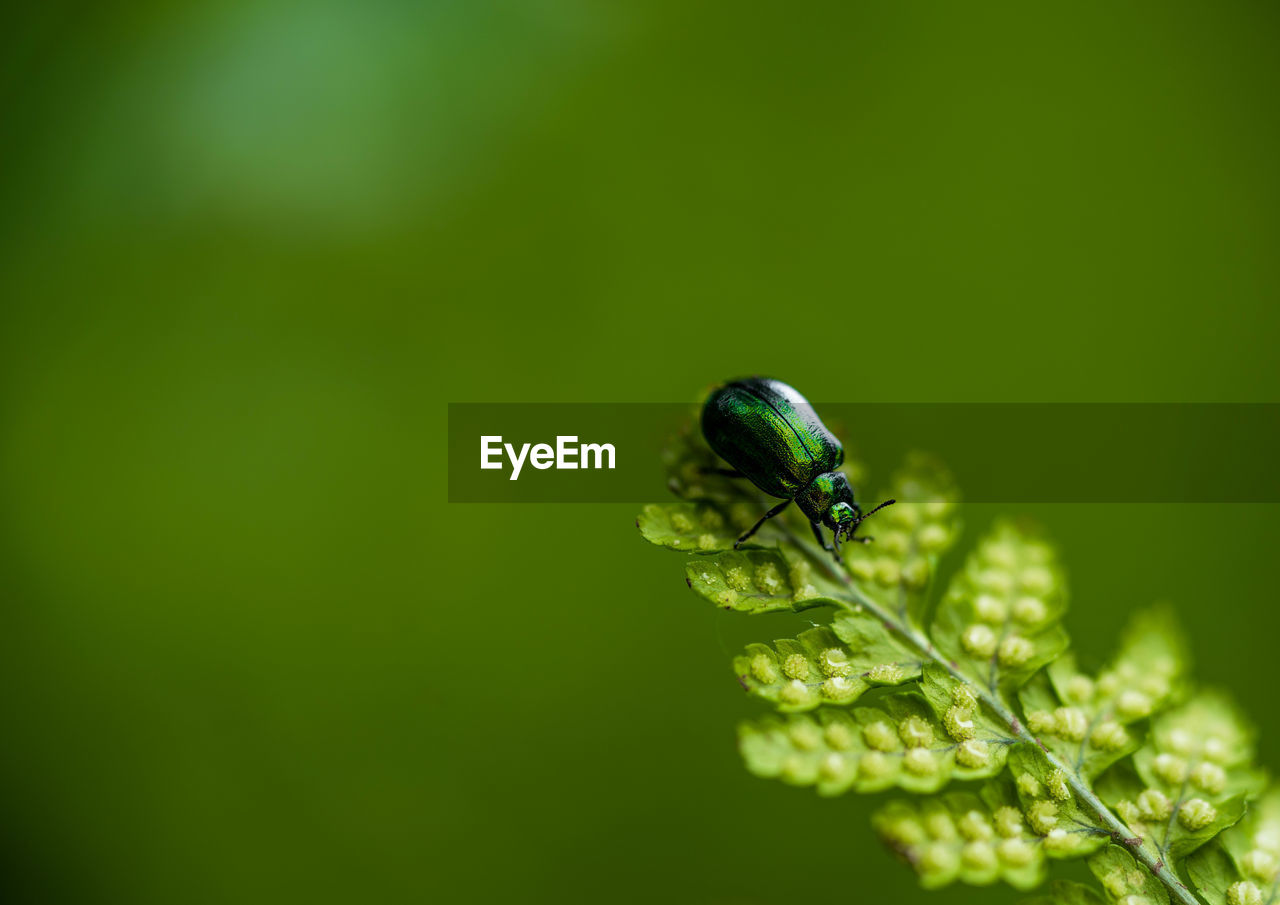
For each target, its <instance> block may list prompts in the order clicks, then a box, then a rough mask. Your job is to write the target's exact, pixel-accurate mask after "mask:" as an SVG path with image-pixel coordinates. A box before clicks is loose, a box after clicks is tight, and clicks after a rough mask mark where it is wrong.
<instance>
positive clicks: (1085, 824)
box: [1009, 742, 1109, 858]
mask: <svg viewBox="0 0 1280 905" xmlns="http://www.w3.org/2000/svg"><path fill="white" fill-rule="evenodd" d="M1009 772H1010V774H1011V775H1012V776H1013V779H1014V784H1015V787H1016V788H1017V790H1018V800H1019V801H1020V802H1021V804H1022V810H1023V812H1024V813H1025V814H1026V815H1027V822H1028V823H1029V824H1030V825H1031V828H1032V830H1034V831H1035V833H1036V834H1037V835H1039V836H1041V837H1043V841H1044V846H1045V853H1046V854H1047V855H1048V856H1049V857H1050V858H1078V857H1080V856H1082V855H1086V854H1089V853H1090V852H1093V851H1097V850H1098V849H1099V848H1101V847H1102V846H1104V845H1106V844H1107V840H1108V838H1109V835H1108V833H1107V832H1106V831H1105V830H1103V829H1102V828H1101V827H1099V826H1098V824H1097V821H1096V819H1095V818H1094V817H1093V815H1092V814H1090V813H1089V812H1088V811H1085V810H1083V809H1082V808H1081V807H1080V804H1079V801H1078V800H1077V799H1076V796H1075V793H1074V791H1073V790H1072V789H1071V785H1070V783H1069V777H1068V775H1067V773H1066V772H1065V771H1063V770H1061V769H1059V768H1057V767H1054V766H1053V765H1052V764H1050V763H1049V761H1048V760H1047V759H1046V758H1045V756H1044V754H1043V752H1041V750H1040V749H1039V748H1037V747H1036V746H1035V745H1032V744H1028V743H1025V742H1024V743H1022V744H1020V745H1017V746H1015V747H1014V749H1013V750H1012V751H1011V752H1010V753H1009Z"/></svg>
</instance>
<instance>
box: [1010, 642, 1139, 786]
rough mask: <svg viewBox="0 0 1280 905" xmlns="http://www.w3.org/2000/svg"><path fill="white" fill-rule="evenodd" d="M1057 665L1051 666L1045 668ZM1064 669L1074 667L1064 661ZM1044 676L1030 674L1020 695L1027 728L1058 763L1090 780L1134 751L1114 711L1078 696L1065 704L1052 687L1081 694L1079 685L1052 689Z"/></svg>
mask: <svg viewBox="0 0 1280 905" xmlns="http://www.w3.org/2000/svg"><path fill="white" fill-rule="evenodd" d="M1069 659H1070V658H1069V657H1064V658H1063V660H1069ZM1060 662H1061V661H1057V662H1055V663H1053V664H1050V667H1049V670H1052V669H1053V668H1054V667H1056V666H1058V665H1059V663H1060ZM1064 668H1065V669H1067V670H1073V669H1074V665H1073V664H1070V663H1068V664H1066V665H1065V667H1064ZM1045 673H1046V671H1041V672H1039V673H1037V674H1036V675H1035V676H1033V677H1032V678H1031V680H1030V681H1029V682H1027V684H1026V685H1024V686H1023V687H1022V689H1021V691H1020V692H1019V694H1018V697H1019V700H1021V702H1022V709H1023V712H1024V713H1025V714H1026V717H1027V728H1028V729H1029V730H1030V731H1031V733H1032V734H1033V735H1035V737H1036V739H1037V740H1038V741H1039V742H1040V743H1041V744H1043V745H1044V746H1045V747H1046V748H1047V749H1048V750H1049V751H1050V752H1052V753H1053V755H1054V756H1055V757H1057V758H1058V760H1060V761H1061V762H1062V763H1064V764H1067V765H1069V766H1070V767H1071V769H1072V770H1073V771H1074V772H1076V773H1078V774H1079V775H1081V776H1083V777H1086V778H1090V779H1091V778H1093V777H1095V776H1097V775H1099V774H1100V773H1102V771H1103V770H1105V769H1106V768H1107V767H1109V766H1111V765H1112V764H1113V763H1115V762H1116V761H1118V760H1120V759H1122V758H1124V757H1127V756H1128V755H1130V754H1132V753H1133V752H1134V751H1136V750H1137V749H1138V745H1139V744H1140V743H1141V739H1140V737H1139V735H1138V733H1137V732H1136V731H1135V730H1132V729H1129V728H1126V727H1125V725H1124V723H1123V722H1122V721H1120V720H1119V719H1117V717H1116V716H1115V714H1114V708H1112V707H1111V706H1110V705H1108V704H1105V703H1101V702H1095V701H1093V700H1091V699H1090V698H1089V697H1088V696H1086V695H1082V694H1074V696H1073V697H1070V698H1067V699H1066V700H1065V701H1064V699H1063V692H1061V691H1055V687H1058V688H1063V687H1065V688H1066V690H1067V692H1066V693H1069V694H1072V693H1074V692H1077V691H1079V690H1080V688H1081V687H1082V686H1081V684H1080V683H1078V682H1077V683H1074V684H1073V683H1071V682H1065V683H1063V684H1062V685H1057V686H1055V685H1054V684H1053V683H1051V681H1050V678H1049V676H1048V675H1046V674H1045ZM1086 681H1088V682H1089V684H1088V686H1087V687H1089V688H1092V686H1093V683H1092V682H1091V681H1089V680H1087V679H1086Z"/></svg>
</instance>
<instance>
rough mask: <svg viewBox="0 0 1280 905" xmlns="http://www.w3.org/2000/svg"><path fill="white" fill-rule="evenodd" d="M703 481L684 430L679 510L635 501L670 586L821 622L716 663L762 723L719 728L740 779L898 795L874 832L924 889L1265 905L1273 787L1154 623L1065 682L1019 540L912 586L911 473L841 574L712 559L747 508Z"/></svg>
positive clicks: (804, 560)
mask: <svg viewBox="0 0 1280 905" xmlns="http://www.w3.org/2000/svg"><path fill="white" fill-rule="evenodd" d="M716 464H717V463H716V462H715V459H714V456H713V454H712V453H711V452H710V450H709V449H707V448H706V446H705V444H703V443H702V441H701V438H700V437H698V436H696V435H695V434H693V433H686V434H685V435H683V436H682V437H680V438H679V439H678V440H677V442H675V443H674V444H673V445H672V447H671V448H670V449H669V450H668V451H667V453H666V466H667V470H668V474H669V478H670V481H669V483H670V487H671V489H672V490H673V491H674V492H675V493H676V495H677V496H678V497H680V498H681V501H680V502H674V503H668V504H654V505H649V506H646V507H644V510H643V511H642V513H641V514H640V516H639V518H638V519H637V526H638V527H639V528H640V531H641V533H642V534H643V535H644V537H645V538H646V539H647V540H648V541H650V542H651V543H654V544H657V545H658V546H662V547H665V548H668V549H670V550H674V551H678V552H683V553H687V554H690V556H689V558H688V559H687V560H686V563H685V579H686V581H687V583H688V585H689V587H690V588H692V589H693V590H694V591H695V592H696V593H697V594H699V595H700V596H702V597H704V598H706V599H707V600H709V601H711V602H712V603H714V604H715V605H717V606H719V607H722V608H724V609H727V610H733V611H737V612H743V613H750V614H763V613H779V612H802V611H806V612H807V611H810V610H813V611H815V612H819V611H820V610H821V611H825V612H826V613H829V614H830V617H831V618H830V619H829V620H826V621H824V622H821V623H815V625H814V627H813V628H811V629H808V630H806V631H804V632H802V633H800V634H799V635H798V636H797V637H795V638H789V639H785V640H780V641H775V642H774V643H773V645H772V646H770V645H766V644H751V645H748V646H747V648H746V650H744V651H743V652H742V653H741V654H740V655H739V656H738V657H736V658H735V660H734V663H733V666H734V670H735V672H736V674H737V677H738V681H739V682H740V684H741V685H742V686H743V687H744V688H745V689H746V690H747V691H748V692H749V693H750V694H751V695H753V696H755V697H758V698H760V699H762V700H764V701H765V702H767V703H768V704H770V705H772V707H773V709H774V710H775V711H776V714H775V715H769V716H765V717H763V718H761V719H759V720H756V721H753V722H748V723H745V724H744V725H742V726H741V727H740V730H739V744H740V748H741V751H742V755H743V758H744V760H745V761H746V764H747V767H748V769H750V770H751V771H752V772H753V773H755V774H757V775H759V776H764V777H776V778H779V779H782V780H783V781H785V782H788V783H791V784H794V785H803V786H812V787H814V788H815V789H816V790H817V791H818V793H819V794H821V795H839V794H841V793H844V792H847V791H855V792H879V791H883V790H888V789H900V790H903V791H905V792H911V793H917V794H916V797H914V798H911V799H900V800H894V801H890V802H889V803H888V804H887V805H885V806H884V807H883V808H882V809H880V811H879V812H878V813H877V815H876V817H875V818H874V823H875V827H876V829H877V831H878V832H879V834H880V835H881V837H882V838H883V839H884V840H885V842H886V844H887V845H888V846H889V847H890V849H891V850H893V851H894V852H896V853H897V854H898V855H899V856H901V857H902V858H903V859H904V860H905V861H906V862H907V863H908V864H910V865H911V866H912V867H913V868H914V869H915V871H916V872H917V873H918V874H919V877H920V880H921V883H922V884H923V885H924V886H926V887H930V888H932V887H938V886H943V885H946V884H948V883H951V882H953V881H956V880H960V881H963V882H967V883H973V884H989V883H993V882H996V881H998V880H1004V881H1006V882H1008V883H1010V884H1012V885H1013V886H1015V887H1017V888H1019V889H1032V888H1034V887H1037V886H1039V885H1040V884H1041V883H1043V882H1044V880H1045V878H1046V873H1047V862H1048V861H1051V860H1054V859H1065V858H1081V857H1086V858H1088V864H1089V867H1090V869H1091V870H1092V872H1093V874H1094V875H1095V876H1096V877H1097V879H1098V880H1099V882H1100V885H1101V890H1100V891H1099V890H1097V889H1095V888H1093V887H1090V886H1085V885H1081V884H1078V883H1071V882H1066V881H1061V880H1059V881H1056V882H1055V883H1054V884H1053V885H1052V886H1050V887H1049V888H1048V892H1047V894H1045V895H1043V896H1042V897H1040V898H1038V899H1036V901H1037V902H1043V903H1073V905H1083V903H1094V902H1117V903H1123V905H1140V903H1161V905H1164V903H1168V902H1174V903H1180V905H1192V903H1197V902H1201V901H1203V902H1208V903H1210V905H1258V903H1270V902H1275V901H1277V900H1280V889H1278V886H1277V878H1278V876H1280V792H1275V791H1272V792H1265V786H1266V779H1265V777H1264V776H1263V774H1262V773H1261V771H1259V770H1258V769H1256V768H1255V767H1254V766H1253V764H1252V759H1253V735H1252V730H1251V729H1250V728H1249V726H1248V725H1247V723H1246V721H1245V720H1244V718H1243V717H1242V716H1241V715H1240V713H1239V712H1238V711H1237V710H1236V708H1235V707H1234V706H1233V705H1232V703H1231V702H1230V700H1229V699H1228V698H1226V697H1225V696H1224V695H1222V694H1220V693H1217V692H1212V691H1196V690H1195V689H1194V688H1193V687H1192V686H1191V684H1190V682H1189V680H1188V678H1187V676H1186V652H1185V645H1184V642H1183V639H1182V636H1181V634H1180V632H1179V630H1178V629H1177V627H1176V625H1175V624H1174V622H1173V618H1172V615H1171V614H1170V613H1169V612H1168V611H1167V610H1153V611H1149V612H1144V613H1140V614H1138V615H1137V616H1136V617H1135V618H1134V620H1133V622H1132V625H1131V626H1130V628H1129V629H1128V630H1127V632H1126V633H1125V634H1124V636H1123V638H1122V639H1121V643H1120V646H1119V649H1118V650H1117V652H1116V653H1115V656H1114V658H1113V659H1112V660H1111V662H1110V663H1109V664H1108V665H1107V666H1106V667H1105V668H1104V669H1103V670H1102V671H1100V672H1099V673H1098V674H1097V675H1088V674H1086V673H1085V672H1083V671H1081V670H1080V669H1079V668H1078V667H1077V665H1076V662H1075V660H1074V658H1073V657H1072V655H1071V654H1070V653H1069V652H1068V637H1067V633H1066V631H1065V629H1064V628H1063V626H1062V624H1061V620H1062V617H1063V615H1064V613H1065V611H1066V585H1065V581H1064V577H1063V573H1062V570H1061V568H1060V566H1059V564H1058V560H1057V556H1056V553H1055V551H1054V549H1053V547H1052V546H1051V545H1050V544H1049V543H1048V542H1047V541H1045V540H1044V539H1043V538H1041V537H1039V536H1037V534H1036V533H1035V532H1033V531H1031V530H1029V529H1027V528H1025V527H1021V526H1018V525H1015V524H1013V523H1010V522H1005V523H1001V524H999V525H998V526H996V528H995V529H994V530H993V531H992V532H991V533H990V534H988V536H986V537H984V538H982V539H981V540H980V541H979V542H978V544H977V546H976V547H975V549H974V550H973V551H972V552H971V553H970V554H969V555H968V558H967V559H966V560H965V562H964V564H963V566H962V567H960V568H959V570H958V571H957V572H956V574H955V575H954V577H953V578H952V579H951V581H950V582H949V584H948V586H947V588H946V589H945V590H944V591H943V592H942V593H941V594H939V595H932V594H931V593H930V591H931V585H932V583H933V581H932V580H933V576H934V574H935V569H936V564H937V560H938V558H939V556H940V555H941V554H943V553H944V552H945V551H946V550H947V549H948V548H950V547H951V546H952V544H953V543H954V541H955V540H956V538H957V536H958V534H959V530H960V526H959V522H958V513H959V511H960V510H959V507H958V506H957V495H956V491H955V488H954V486H953V484H952V481H951V478H950V477H949V476H948V474H947V473H946V471H945V469H944V468H942V467H941V466H940V465H939V464H937V463H936V462H933V461H931V460H930V459H929V458H927V457H923V456H915V457H912V458H910V459H909V460H908V462H907V463H906V465H905V466H904V468H903V469H902V470H901V471H899V473H898V474H897V475H896V476H895V477H894V479H893V481H892V486H891V487H889V488H888V489H887V490H886V495H888V496H892V497H896V498H897V499H898V500H899V503H898V505H896V506H894V507H892V508H891V509H889V510H886V511H885V512H884V513H882V514H881V516H878V518H879V519H880V524H878V525H877V526H876V530H875V532H874V533H875V535H876V542H875V543H874V544H869V545H866V546H863V547H855V548H852V549H849V548H847V549H846V553H847V560H846V562H845V564H844V567H843V568H840V567H837V566H836V565H835V564H834V563H833V562H832V560H831V557H830V556H829V555H828V554H826V553H824V552H823V551H822V550H821V549H820V548H819V547H818V546H817V545H816V544H814V543H813V542H812V541H808V540H805V539H804V535H803V534H802V533H801V531H803V530H804V529H806V528H807V526H806V525H802V524H800V523H799V521H787V520H785V519H783V518H779V519H775V520H774V523H773V524H771V525H770V527H769V528H768V529H767V530H768V531H769V532H772V533H771V534H766V533H765V532H762V533H761V540H760V542H759V543H757V544H753V545H750V546H744V547H743V548H742V549H741V550H738V551H734V550H733V549H732V548H733V540H734V538H735V536H736V535H737V533H738V532H739V531H740V530H742V529H743V528H744V527H747V526H750V525H751V524H752V523H753V522H754V521H755V520H756V518H757V516H758V515H759V513H760V512H761V511H763V510H762V509H761V506H762V503H761V498H760V495H759V494H758V493H757V492H756V491H755V490H754V489H753V488H752V487H751V486H750V485H749V484H747V483H746V482H743V481H734V480H730V479H727V478H724V477H719V476H714V475H710V474H707V473H706V469H707V468H709V467H713V466H714V465H716ZM848 467H849V469H850V470H851V471H853V472H855V473H856V472H857V471H859V467H858V466H857V464H856V463H851V464H850V465H849V466H848ZM854 476H855V477H856V474H855V475H854ZM770 539H772V541H773V542H772V543H771V542H770ZM935 596H936V600H935Z"/></svg>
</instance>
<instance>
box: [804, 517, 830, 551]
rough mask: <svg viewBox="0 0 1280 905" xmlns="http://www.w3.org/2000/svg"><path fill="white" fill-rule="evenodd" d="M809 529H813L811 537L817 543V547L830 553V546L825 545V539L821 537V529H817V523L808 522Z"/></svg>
mask: <svg viewBox="0 0 1280 905" xmlns="http://www.w3.org/2000/svg"><path fill="white" fill-rule="evenodd" d="M809 527H810V528H812V529H813V537H814V540H816V541H817V542H818V546H819V547H821V548H822V549H824V550H826V551H827V552H828V553H830V552H831V545H830V544H829V543H827V539H826V538H825V537H823V536H822V528H821V527H819V525H818V523H817V522H810V523H809Z"/></svg>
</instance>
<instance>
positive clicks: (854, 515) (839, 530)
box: [823, 499, 895, 545]
mask: <svg viewBox="0 0 1280 905" xmlns="http://www.w3.org/2000/svg"><path fill="white" fill-rule="evenodd" d="M894 502H895V501H894V500H885V501H884V502H883V503H881V504H880V505H879V506H877V507H876V508H875V509H872V510H871V511H870V512H867V513H865V514H864V513H863V511H862V507H860V506H859V505H858V504H857V503H855V502H854V501H853V500H852V499H850V500H849V501H848V502H844V501H841V502H839V503H836V504H835V505H833V506H832V507H831V509H830V511H829V512H828V513H827V517H826V518H825V519H823V522H824V524H826V526H827V527H828V528H830V529H831V531H832V533H833V534H834V535H835V541H836V544H837V545H838V544H839V543H840V541H841V540H853V536H854V534H855V533H857V530H858V526H859V525H861V524H862V523H863V522H865V521H866V520H867V519H869V518H871V516H873V515H875V514H876V513H877V512H879V511H880V510H881V509H883V508H884V507H885V506H892V505H893V504H894ZM870 539H871V538H865V539H863V538H859V540H870Z"/></svg>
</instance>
